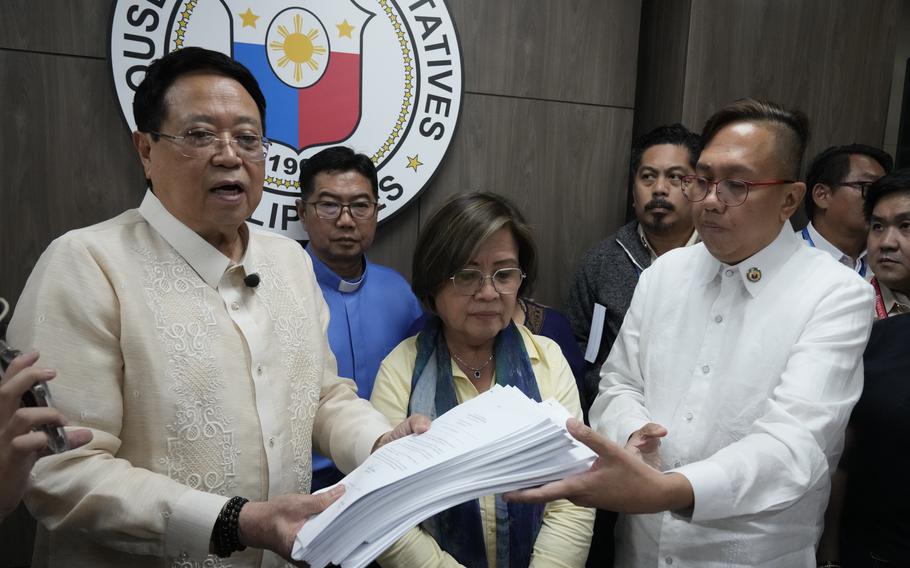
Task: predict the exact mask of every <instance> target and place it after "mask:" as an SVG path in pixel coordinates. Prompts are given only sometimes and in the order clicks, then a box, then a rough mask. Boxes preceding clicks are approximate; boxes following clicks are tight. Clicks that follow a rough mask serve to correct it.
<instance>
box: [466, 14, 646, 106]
mask: <svg viewBox="0 0 910 568" xmlns="http://www.w3.org/2000/svg"><path fill="white" fill-rule="evenodd" d="M449 8H450V10H451V11H452V15H453V17H454V18H455V22H456V24H457V26H458V30H459V34H460V36H461V47H462V50H463V57H464V66H465V78H466V90H468V91H472V92H479V93H488V94H497V95H505V96H515V97H529V98H542V99H549V100H558V101H572V102H585V103H590V104H597V105H610V106H620V107H625V108H632V105H633V104H634V102H635V68H636V62H637V58H638V56H637V51H638V21H639V11H640V9H641V2H640V0H621V1H616V0H610V1H607V0H560V1H558V2H554V1H553V0H518V1H502V0H450V2H449Z"/></svg>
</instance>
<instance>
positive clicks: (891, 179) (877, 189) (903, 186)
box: [863, 168, 910, 220]
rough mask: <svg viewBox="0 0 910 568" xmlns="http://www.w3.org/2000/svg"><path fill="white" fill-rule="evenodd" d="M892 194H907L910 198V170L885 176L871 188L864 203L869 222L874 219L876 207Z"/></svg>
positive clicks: (901, 170)
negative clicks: (873, 212) (873, 213)
mask: <svg viewBox="0 0 910 568" xmlns="http://www.w3.org/2000/svg"><path fill="white" fill-rule="evenodd" d="M892 193H905V194H907V195H908V196H910V168H903V169H900V170H895V171H893V172H891V173H888V174H885V175H884V176H882V177H880V178H878V179H877V180H875V182H874V183H873V184H872V185H870V186H869V190H868V191H867V192H866V201H864V202H863V213H865V214H866V219H867V220H869V219H871V218H872V211H874V210H875V205H876V204H877V203H878V202H879V201H881V200H882V199H883V198H884V197H886V196H888V195H891V194H892Z"/></svg>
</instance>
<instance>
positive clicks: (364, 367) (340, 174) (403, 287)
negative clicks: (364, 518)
mask: <svg viewBox="0 0 910 568" xmlns="http://www.w3.org/2000/svg"><path fill="white" fill-rule="evenodd" d="M300 194H301V197H300V199H298V200H297V212H298V213H299V215H300V219H301V222H302V223H303V225H304V227H305V228H306V231H307V234H308V235H309V239H310V241H309V243H308V244H307V246H306V251H307V252H308V253H309V255H310V258H311V259H312V261H313V270H314V271H315V272H316V280H317V281H318V282H319V288H320V289H321V290H322V295H323V297H324V298H325V302H326V304H328V307H329V314H330V316H331V318H330V320H329V328H328V336H329V345H330V346H331V348H332V352H333V353H334V354H335V359H336V360H337V361H338V375H339V376H341V377H345V378H349V379H353V380H354V381H355V382H356V383H357V394H358V396H360V397H361V398H364V399H367V400H369V398H370V394H371V393H372V392H373V381H374V380H375V379H376V372H377V371H378V370H379V364H380V363H381V362H382V360H383V359H384V358H385V356H386V355H388V354H389V352H390V351H391V350H392V349H393V348H394V347H395V346H396V345H398V344H399V343H401V341H403V340H404V339H406V338H408V337H410V336H411V335H414V334H415V333H417V332H418V331H420V327H421V324H422V322H423V310H422V308H421V306H420V302H418V301H417V298H416V297H415V296H414V293H413V292H411V286H410V285H409V284H408V282H407V281H406V280H405V279H404V278H403V277H402V276H401V275H400V274H398V273H397V272H395V271H394V270H392V269H391V268H387V267H385V266H381V265H378V264H373V263H372V262H370V261H369V260H367V257H366V252H367V250H368V249H369V248H370V245H372V244H373V238H374V236H375V235H376V223H377V221H376V220H377V214H378V212H379V207H378V200H379V187H378V181H377V177H376V166H375V165H373V161H372V160H370V158H369V156H366V155H364V154H357V153H355V152H354V151H353V150H352V149H350V148H347V147H345V146H333V147H331V148H326V149H325V150H322V151H320V152H319V153H317V154H315V155H314V156H313V157H311V158H309V159H308V160H306V162H305V163H304V165H303V168H302V169H301V174H300ZM341 478H342V474H341V472H340V471H338V469H337V468H335V466H334V465H333V464H332V462H331V461H329V459H328V458H325V457H323V456H320V455H318V454H317V455H314V457H313V490H314V491H315V490H318V489H322V488H324V487H328V486H330V485H332V484H334V483H335V482H337V481H339V480H340V479H341Z"/></svg>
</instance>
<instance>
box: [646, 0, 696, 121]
mask: <svg viewBox="0 0 910 568" xmlns="http://www.w3.org/2000/svg"><path fill="white" fill-rule="evenodd" d="M691 7H692V6H691V0H645V2H644V3H643V4H642V7H641V22H642V25H641V33H640V36H641V39H640V40H639V43H638V79H637V81H636V87H637V88H636V89H635V124H634V129H633V130H634V135H635V136H638V135H640V134H644V133H645V132H648V131H649V130H651V129H653V128H655V127H657V126H660V125H662V124H671V123H673V122H677V121H679V120H680V117H681V116H682V105H683V95H684V89H685V85H686V48H687V45H688V42H689V13H690V11H691ZM686 126H687V127H689V128H690V129H692V128H695V129H697V128H700V126H701V125H696V124H687V125H686Z"/></svg>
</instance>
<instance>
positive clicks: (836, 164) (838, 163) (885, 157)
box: [804, 144, 894, 220]
mask: <svg viewBox="0 0 910 568" xmlns="http://www.w3.org/2000/svg"><path fill="white" fill-rule="evenodd" d="M853 155H861V156H868V157H870V158H872V159H873V160H875V161H876V162H878V164H879V165H880V166H881V167H882V169H883V170H885V173H888V172H890V171H891V168H893V167H894V160H893V159H892V158H891V155H890V154H888V152H885V151H884V150H882V149H880V148H873V147H872V146H866V145H865V144H848V145H847V146H831V147H830V148H828V149H827V150H825V151H824V152H822V153H820V154H819V155H817V156H815V158H813V159H812V164H811V165H810V166H809V171H808V172H807V173H806V197H805V200H804V206H805V208H806V216H807V217H809V220H812V218H813V217H815V211H816V210H817V206H816V204H815V198H814V197H813V196H812V188H814V187H815V186H816V184H819V183H823V184H825V185H828V186H831V188H832V191H833V189H834V188H835V187H836V186H837V184H839V183H841V182H842V181H844V178H846V177H847V174H849V173H850V156H853Z"/></svg>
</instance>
